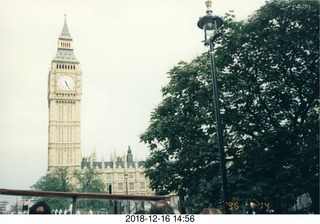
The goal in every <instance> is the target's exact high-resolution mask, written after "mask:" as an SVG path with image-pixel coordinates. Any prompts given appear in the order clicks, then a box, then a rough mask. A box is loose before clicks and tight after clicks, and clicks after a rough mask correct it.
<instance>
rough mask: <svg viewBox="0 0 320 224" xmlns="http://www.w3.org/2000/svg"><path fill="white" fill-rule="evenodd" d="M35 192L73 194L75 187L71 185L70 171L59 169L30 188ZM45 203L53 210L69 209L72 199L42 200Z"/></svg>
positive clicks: (63, 168) (46, 198)
mask: <svg viewBox="0 0 320 224" xmlns="http://www.w3.org/2000/svg"><path fill="white" fill-rule="evenodd" d="M30 188H31V189H32V190H35V191H57V192H72V191H73V190H74V186H73V185H72V184H71V177H70V175H69V173H68V169H67V168H65V167H62V168H58V169H57V170H55V171H54V172H52V173H50V174H48V175H46V176H43V177H41V178H40V179H39V180H38V181H37V183H35V184H34V185H32V186H31V187H30ZM39 200H42V201H45V202H46V203H47V204H48V205H49V206H50V208H51V209H62V210H65V209H68V208H69V205H70V204H71V199H65V198H48V197H45V198H40V199H39Z"/></svg>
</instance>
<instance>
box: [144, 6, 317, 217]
mask: <svg viewBox="0 0 320 224" xmlns="http://www.w3.org/2000/svg"><path fill="white" fill-rule="evenodd" d="M318 15H319V3H318V2H302V1H301V2H287V1H270V2H269V3H266V5H265V6H263V7H262V8H261V9H260V10H259V11H258V12H257V13H256V14H255V15H254V16H253V17H252V18H251V19H249V20H248V21H246V22H236V21H234V19H233V16H232V15H230V14H228V15H226V16H225V17H224V18H223V19H224V25H223V26H222V27H221V28H220V31H221V32H222V33H223V35H222V38H220V39H219V40H218V47H217V50H216V59H217V64H216V65H217V70H218V74H219V77H218V82H219V87H220V91H221V93H220V97H221V106H222V108H223V109H224V111H225V112H224V114H223V115H222V120H223V124H224V138H225V142H224V145H225V150H226V154H227V157H228V160H229V162H228V180H229V188H230V189H229V191H230V192H229V193H230V194H231V200H234V201H237V202H240V203H245V201H247V200H251V199H252V200H256V201H260V202H269V203H270V204H271V208H272V209H273V210H274V211H275V212H276V213H288V212H290V208H291V207H292V206H293V205H294V203H295V202H296V199H297V197H298V196H299V195H301V194H303V193H305V192H308V193H309V194H310V196H311V197H312V200H313V211H314V212H317V213H318V212H319V205H318V204H319V203H318V202H319V191H318V189H319V149H318V140H319V136H318V128H319V126H318V116H319V114H317V108H319V24H318ZM168 75H169V78H170V82H169V84H168V85H167V86H165V87H164V88H163V89H162V93H163V101H162V102H161V103H160V105H159V106H158V107H157V108H156V109H155V110H154V111H153V112H152V114H151V119H150V125H149V127H148V129H147V130H146V131H145V132H144V133H143V134H142V135H141V136H140V138H141V141H143V142H145V143H146V144H148V145H149V148H150V157H149V158H148V159H147V161H146V163H145V167H146V169H147V171H146V175H147V176H148V177H149V178H150V180H151V187H152V188H153V189H155V190H156V191H157V192H158V193H159V194H167V193H169V192H175V193H177V194H178V195H179V196H180V197H184V196H185V197H186V201H185V203H186V207H187V209H188V211H190V212H199V211H200V210H201V209H202V208H204V207H222V205H221V190H220V189H221V181H220V170H219V157H218V150H217V146H216V135H215V132H216V130H215V125H214V124H215V121H214V113H213V112H214V107H213V102H212V97H211V93H212V86H211V77H210V64H209V55H208V54H207V53H206V54H203V55H201V56H199V57H197V58H196V59H194V60H193V61H191V62H190V63H186V62H180V63H178V65H177V66H175V67H174V68H173V69H171V70H170V71H169V73H168Z"/></svg>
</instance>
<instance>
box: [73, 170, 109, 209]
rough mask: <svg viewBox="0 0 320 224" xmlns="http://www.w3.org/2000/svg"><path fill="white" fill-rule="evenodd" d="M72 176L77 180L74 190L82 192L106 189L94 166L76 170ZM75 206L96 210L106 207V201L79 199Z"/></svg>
mask: <svg viewBox="0 0 320 224" xmlns="http://www.w3.org/2000/svg"><path fill="white" fill-rule="evenodd" d="M74 177H75V179H76V180H77V187H76V190H77V191H78V192H82V193H104V192H105V189H106V185H105V183H104V182H103V181H102V179H101V178H100V173H98V172H97V171H96V170H95V169H94V168H92V167H89V168H86V169H84V170H81V171H80V170H76V171H75V172H74ZM77 207H78V208H79V209H80V210H86V211H88V210H90V209H91V210H94V211H97V210H99V209H101V208H106V207H107V203H106V202H105V201H99V200H96V199H94V200H93V199H83V200H79V201H78V204H77Z"/></svg>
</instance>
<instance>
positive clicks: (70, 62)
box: [48, 18, 153, 195]
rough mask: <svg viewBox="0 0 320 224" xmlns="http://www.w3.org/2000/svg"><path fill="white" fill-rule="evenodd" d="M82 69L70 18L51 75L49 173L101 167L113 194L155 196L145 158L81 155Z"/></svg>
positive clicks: (49, 97) (49, 81)
mask: <svg viewBox="0 0 320 224" xmlns="http://www.w3.org/2000/svg"><path fill="white" fill-rule="evenodd" d="M81 96H82V72H81V67H80V63H79V61H78V60H77V59H76V57H75V55H74V52H73V39H72V37H71V35H70V33H69V30H68V26H67V22H66V18H65V20H64V25H63V29H62V32H61V35H60V36H59V39H58V50H57V53H56V55H55V57H54V58H53V60H52V62H51V68H50V71H49V75H48V107H49V124H48V172H49V173H50V172H52V171H54V170H55V169H57V168H59V167H67V168H68V169H69V170H70V171H74V170H81V171H83V172H84V171H85V170H86V169H88V168H89V167H91V168H94V169H95V170H97V171H98V172H97V173H99V174H100V175H101V178H102V180H103V182H104V183H105V184H106V186H110V185H111V186H112V193H113V194H130V195H152V194H153V191H152V190H150V188H149V182H148V179H147V178H146V177H145V176H144V175H143V171H144V169H143V161H137V160H134V159H133V155H132V151H131V149H130V147H129V148H128V150H127V155H125V156H122V157H120V156H118V155H117V154H116V152H114V153H113V154H112V155H111V158H110V161H104V160H103V159H102V160H101V161H98V160H97V156H96V153H95V152H93V153H92V154H91V155H90V156H89V157H87V158H82V154H81Z"/></svg>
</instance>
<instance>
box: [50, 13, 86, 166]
mask: <svg viewBox="0 0 320 224" xmlns="http://www.w3.org/2000/svg"><path fill="white" fill-rule="evenodd" d="M81 95H82V72H81V68H80V63H79V61H78V60H77V59H76V57H75V55H74V53H73V39H72V37H71V35H70V33H69V29H68V25H67V19H66V15H65V19H64V25H63V29H62V32H61V34H60V36H59V38H58V49H57V53H56V55H55V57H54V58H53V60H52V62H51V68H50V71H49V75H48V106H49V125H48V135H49V136H48V172H51V171H53V170H55V169H56V168H59V167H68V168H70V169H80V163H81V132H80V131H81V129H80V127H81V126H80V124H81V122H80V121H81V117H80V115H81V113H80V112H81Z"/></svg>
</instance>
